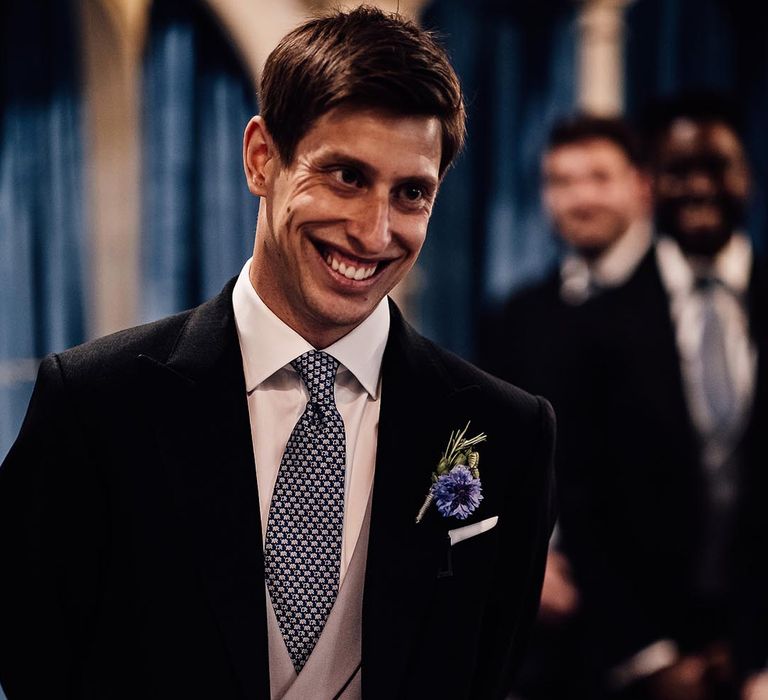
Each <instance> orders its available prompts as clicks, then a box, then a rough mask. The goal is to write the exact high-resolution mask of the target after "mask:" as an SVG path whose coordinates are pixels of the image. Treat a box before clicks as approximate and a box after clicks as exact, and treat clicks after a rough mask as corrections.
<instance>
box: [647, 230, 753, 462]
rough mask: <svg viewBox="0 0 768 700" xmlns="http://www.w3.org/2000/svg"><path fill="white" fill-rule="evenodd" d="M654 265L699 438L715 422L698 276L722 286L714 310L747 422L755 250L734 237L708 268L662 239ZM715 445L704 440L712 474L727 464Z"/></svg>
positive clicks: (750, 387)
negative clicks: (749, 299) (706, 380)
mask: <svg viewBox="0 0 768 700" xmlns="http://www.w3.org/2000/svg"><path fill="white" fill-rule="evenodd" d="M656 259H657V261H658V265H659V272H660V274H661V279H662V282H663V284H664V287H665V289H666V290H667V295H668V296H669V303H670V313H671V315H672V321H673V323H674V326H675V336H676V341H677V350H678V353H679V355H680V369H681V371H682V375H683V384H684V386H685V392H686V397H685V398H686V402H687V404H688V410H689V411H690V414H691V419H692V420H693V424H694V426H695V427H696V429H697V431H698V432H699V435H701V436H702V437H705V436H708V435H710V434H711V432H712V417H711V416H710V415H709V413H708V410H707V401H706V398H705V396H704V393H703V381H702V377H703V367H702V361H701V359H702V353H701V343H702V326H703V324H702V314H703V306H702V300H701V295H700V294H697V293H696V289H695V282H696V276H697V275H705V274H709V275H712V276H714V277H716V278H717V279H718V280H719V281H720V282H721V283H722V284H721V285H720V286H719V287H718V288H717V289H715V290H714V291H715V293H716V296H715V310H716V312H717V316H718V318H719V320H720V324H721V325H722V327H723V335H724V338H725V355H726V361H727V366H728V376H729V377H730V380H731V385H732V387H733V389H734V393H735V397H736V405H737V406H738V407H739V413H740V417H741V418H742V420H744V419H746V417H747V415H748V414H749V409H750V407H751V404H752V392H753V390H754V381H755V371H756V367H757V353H756V350H755V347H754V344H753V343H752V341H751V339H750V335H749V318H748V316H747V309H746V294H747V289H748V286H749V275H750V272H751V269H752V247H751V245H750V243H749V239H748V238H747V237H746V236H744V235H741V234H735V235H733V236H732V237H731V240H730V241H729V242H728V243H727V244H726V246H725V247H724V248H723V250H721V251H720V252H719V253H718V255H717V256H716V257H715V259H714V260H713V261H712V262H708V261H704V260H697V259H696V258H688V257H686V256H685V255H683V252H682V251H681V250H680V247H679V246H678V244H677V243H676V242H675V241H674V240H672V239H671V238H668V237H662V238H660V239H659V242H658V244H657V246H656ZM714 443H715V441H712V440H707V439H706V438H705V440H704V445H703V454H702V459H703V462H704V464H705V467H707V468H713V469H714V468H717V466H718V465H719V464H720V463H722V461H723V460H724V459H725V458H727V455H722V454H720V451H721V450H722V448H723V446H718V445H716V444H714Z"/></svg>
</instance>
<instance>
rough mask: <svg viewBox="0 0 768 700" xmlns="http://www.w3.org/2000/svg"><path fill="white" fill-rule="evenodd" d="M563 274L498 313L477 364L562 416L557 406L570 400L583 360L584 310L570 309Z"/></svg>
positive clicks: (488, 325)
mask: <svg viewBox="0 0 768 700" xmlns="http://www.w3.org/2000/svg"><path fill="white" fill-rule="evenodd" d="M560 287H561V277H560V268H559V267H555V268H553V269H552V270H551V271H550V272H549V274H548V275H546V276H545V277H544V279H543V280H541V281H540V282H537V283H536V284H533V285H531V286H529V287H526V288H524V289H522V290H520V291H519V292H517V293H515V294H513V295H512V297H510V299H509V300H508V301H507V303H506V304H505V305H504V307H503V308H502V309H501V311H500V312H498V313H494V314H492V315H488V316H487V317H486V318H485V319H484V321H483V327H482V330H481V334H480V335H481V338H480V344H479V346H480V347H479V359H478V364H479V365H480V366H481V367H482V368H483V369H487V370H488V371H489V372H491V373H492V374H494V375H496V376H498V377H501V378H502V379H504V380H505V381H507V382H510V383H511V384H514V385H515V386H519V387H521V388H522V389H525V390H526V391H529V392H531V393H533V394H540V395H541V396H545V397H546V398H547V400H548V401H550V402H551V403H552V405H553V406H554V409H555V413H556V414H557V416H558V432H559V431H560V429H561V428H562V421H561V415H560V413H561V412H560V410H559V406H558V404H559V403H560V402H561V401H564V400H568V398H569V396H570V395H571V394H572V384H573V376H574V372H578V370H579V368H580V365H579V362H580V357H579V355H578V354H577V353H575V352H574V349H575V346H576V345H577V344H578V342H579V341H580V339H581V336H582V329H581V324H582V323H583V319H584V317H585V309H587V308H589V306H590V305H591V303H592V300H591V299H590V300H589V301H586V302H584V303H583V304H569V303H567V302H565V301H563V299H562V297H561V294H560Z"/></svg>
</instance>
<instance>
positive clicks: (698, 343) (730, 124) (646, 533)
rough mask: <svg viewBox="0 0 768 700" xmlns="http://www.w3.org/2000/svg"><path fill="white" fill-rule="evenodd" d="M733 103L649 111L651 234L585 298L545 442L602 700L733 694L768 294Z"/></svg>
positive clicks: (690, 99)
mask: <svg viewBox="0 0 768 700" xmlns="http://www.w3.org/2000/svg"><path fill="white" fill-rule="evenodd" d="M732 111H733V110H732V107H731V105H730V104H729V103H728V102H727V101H725V100H723V99H720V98H718V97H716V96H710V95H684V96H680V97H676V98H674V99H670V100H669V101H668V102H665V103H664V104H661V105H658V106H657V109H656V111H655V118H654V119H653V120H651V121H652V122H653V128H652V129H650V130H649V131H650V132H651V133H650V136H649V143H650V147H651V148H650V163H651V171H652V177H653V190H654V195H655V220H656V229H657V234H658V238H657V242H656V244H655V246H654V247H653V248H652V249H651V250H650V251H649V252H648V254H647V255H646V256H645V257H644V258H643V259H642V260H641V262H640V264H639V266H638V268H637V270H636V271H635V273H634V274H633V275H632V277H631V278H630V279H629V280H628V281H627V283H626V284H625V285H624V286H623V287H621V288H619V289H614V290H611V291H609V292H606V293H605V294H603V295H601V296H600V297H599V298H598V299H596V300H595V304H594V306H593V308H592V310H591V311H592V313H591V316H590V318H589V321H590V323H589V324H588V325H586V326H585V327H584V331H583V337H584V339H585V346H587V347H588V348H589V354H588V362H585V364H584V367H583V372H582V373H581V375H580V376H579V377H577V378H576V379H577V384H576V386H575V390H576V391H580V392H581V393H580V396H582V397H583V399H582V403H581V410H580V411H579V412H578V414H575V413H574V412H571V413H569V415H568V420H567V421H565V420H564V421H563V422H564V424H566V425H567V427H566V428H565V429H564V430H563V431H562V432H561V436H562V441H561V444H560V445H559V446H558V449H559V450H560V452H559V454H560V455H561V456H562V460H561V463H560V464H559V465H558V466H559V469H560V471H559V477H560V482H559V483H560V486H561V496H562V497H561V499H560V505H561V509H562V512H561V524H562V534H563V547H564V548H565V549H566V551H567V552H568V553H569V555H570V561H571V564H572V567H573V572H574V576H575V579H576V581H577V584H578V585H579V588H580V592H581V594H582V595H581V601H582V609H583V611H584V616H585V619H588V620H589V632H590V637H591V639H590V646H591V648H592V649H593V657H594V659H595V662H596V666H597V668H598V670H599V672H600V673H601V676H602V682H603V683H604V684H605V685H606V690H609V691H610V692H612V693H615V696H616V697H622V698H633V699H634V698H640V699H649V700H672V699H675V698H685V699H686V700H688V699H692V698H731V697H735V695H734V688H733V684H734V682H735V678H734V677H733V663H732V654H733V650H732V644H733V626H734V625H733V613H732V610H733V607H734V601H738V600H739V599H741V598H744V597H745V593H746V590H747V589H745V588H744V582H743V581H740V580H739V576H737V575H736V572H737V570H738V560H739V559H740V558H747V559H748V560H749V562H748V566H749V567H750V568H751V567H752V566H753V563H754V560H755V559H756V558H757V557H756V556H755V555H756V554H757V553H758V552H761V551H763V550H764V547H761V546H759V539H758V537H757V536H756V535H755V534H751V535H749V536H745V534H744V532H745V530H743V525H744V524H745V521H746V520H747V519H749V518H750V517H752V518H754V519H755V520H757V521H758V522H760V523H761V526H764V519H763V518H764V516H762V515H759V516H755V513H757V512H758V511H757V510H756V508H755V506H756V504H758V503H759V506H757V508H759V512H761V513H763V512H764V511H765V493H766V491H765V476H764V474H765V468H764V465H765V464H766V460H768V457H767V455H768V441H766V431H765V429H764V427H763V426H764V425H765V422H766V413H765V411H766V396H767V395H768V387H767V386H766V376H767V375H766V373H765V371H764V370H765V366H764V362H765V357H766V347H768V345H767V344H768V336H767V335H766V324H765V320H766V313H767V312H768V309H767V308H766V300H767V299H768V294H766V270H765V263H764V261H762V260H760V259H759V258H758V256H757V255H756V254H755V252H754V251H753V248H752V246H751V244H750V240H749V238H748V237H747V235H746V231H745V230H744V228H743V227H744V225H745V212H746V206H747V201H748V192H749V170H748V165H747V159H746V153H745V148H744V145H743V143H742V141H741V138H740V135H739V132H738V128H737V124H738V121H737V120H736V119H734V117H733V114H732ZM585 356H586V355H585ZM750 503H751V505H750ZM759 537H764V535H762V534H761V535H759ZM760 582H761V583H763V582H764V579H761V581H760ZM753 585H754V584H753V583H751V582H750V586H749V587H752V586H753ZM764 590H765V589H764V586H763V588H762V589H761V594H760V597H759V598H757V599H758V600H759V599H764V597H765V596H764ZM754 661H755V660H754V659H753V660H752V662H754ZM762 661H764V657H763V659H762ZM762 661H761V662H762Z"/></svg>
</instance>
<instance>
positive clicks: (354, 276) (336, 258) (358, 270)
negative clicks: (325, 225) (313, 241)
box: [321, 247, 386, 282]
mask: <svg viewBox="0 0 768 700" xmlns="http://www.w3.org/2000/svg"><path fill="white" fill-rule="evenodd" d="M321 255H322V256H323V257H324V259H325V263H326V265H328V267H330V268H331V269H332V270H333V271H334V272H338V273H339V274H340V275H343V276H344V277H346V278H347V279H349V280H355V281H358V282H359V281H361V280H367V279H369V278H370V277H373V275H375V274H376V272H377V271H378V270H379V268H380V267H383V265H385V264H386V262H382V261H378V260H375V261H371V260H362V259H360V258H355V257H353V256H350V255H348V254H346V253H344V254H342V253H341V252H339V251H336V250H333V249H331V248H327V247H324V248H321Z"/></svg>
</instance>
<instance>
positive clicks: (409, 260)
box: [0, 8, 554, 700]
mask: <svg viewBox="0 0 768 700" xmlns="http://www.w3.org/2000/svg"><path fill="white" fill-rule="evenodd" d="M260 97H261V105H262V113H261V115H260V116H257V117H254V118H253V119H252V120H251V122H250V123H249V124H248V127H247V129H246V132H245V139H244V165H245V171H246V176H247V182H248V187H249V189H250V191H251V192H252V193H253V194H254V195H255V196H257V197H259V198H260V210H259V217H258V224H257V230H256V241H255V246H254V253H253V257H252V259H251V260H249V261H247V262H246V263H245V265H244V267H243V269H242V271H241V273H240V275H239V276H238V277H237V278H236V279H233V280H232V281H231V282H230V283H229V284H228V285H227V286H226V287H225V288H224V290H223V291H222V293H221V294H220V295H219V296H218V297H216V298H214V299H213V300H211V301H210V302H208V303H206V304H204V305H202V306H201V307H199V308H197V309H193V310H191V311H187V312H184V313H182V314H179V315H177V316H174V317H172V318H168V319H164V320H161V321H159V322H157V323H154V324H151V325H149V326H143V327H140V328H135V329H131V330H128V331H124V332H122V333H119V334H117V335H113V336H110V337H108V338H104V339H101V340H97V341H94V342H92V343H89V344H86V345H84V346H81V347H79V348H75V349H72V350H69V351H67V352H64V353H62V354H60V355H56V356H51V357H49V358H47V359H46V360H45V361H44V362H43V364H42V366H41V369H40V375H39V378H38V382H37V385H36V389H35V393H34V396H33V398H32V401H31V404H30V408H29V412H28V415H27V418H26V420H25V423H24V426H23V428H22V431H21V433H20V435H19V438H18V440H17V442H16V444H15V445H14V447H13V449H12V450H11V452H10V454H9V456H8V459H7V461H6V463H5V464H4V465H3V467H2V469H0V560H1V561H2V562H3V573H2V576H0V682H2V684H3V687H4V688H5V689H6V692H7V694H8V697H9V699H10V700H27V699H32V698H35V699H37V698H40V699H41V700H42V699H46V700H50V699H51V698H83V699H89V700H90V699H92V700H96V699H98V700H103V699H104V698H113V699H123V698H125V699H126V700H127V699H128V698H131V699H134V698H146V699H154V698H158V699H159V698H162V699H163V700H167V699H168V698H184V699H185V700H195V699H197V698H200V699H201V700H202V699H203V698H205V699H206V700H209V699H210V698H216V699H217V700H235V699H237V700H256V699H257V698H286V699H287V700H288V699H291V698H294V699H299V700H301V699H304V698H317V699H318V700H324V699H328V700H330V699H331V698H344V699H346V700H352V699H354V698H366V699H368V698H373V699H376V698H382V699H384V698H386V699H387V700H389V699H391V698H424V697H443V698H466V699H470V698H471V699H472V700H475V699H476V698H497V697H502V696H503V695H504V692H505V688H506V684H507V680H508V677H509V674H510V673H511V671H512V669H513V667H514V665H515V662H516V660H517V658H518V656H519V653H520V651H521V649H522V646H523V645H524V643H525V640H526V637H527V635H528V631H529V627H530V624H531V621H532V619H533V617H534V615H535V610H536V606H537V603H538V595H539V590H540V587H541V580H542V575H543V568H544V559H545V554H546V544H547V540H548V538H549V535H550V531H551V526H552V512H551V508H550V502H551V499H550V488H551V457H552V444H553V427H554V426H553V417H552V412H551V409H550V407H549V405H548V404H547V403H546V401H544V400H542V399H537V398H534V397H532V396H530V395H528V394H526V393H524V392H522V391H520V390H518V389H515V388H514V387H512V386H510V385H508V384H505V383H503V382H500V381H498V380H495V379H493V378H492V377H490V376H488V375H486V374H484V373H482V372H480V371H479V370H477V369H476V368H474V367H472V366H471V365H469V364H467V363H465V362H463V361H461V360H460V359H458V358H456V357H455V356H453V355H451V354H449V353H447V352H445V351H443V350H441V349H440V348H438V347H436V346H435V345H434V344H432V343H430V342H429V341H428V340H426V339H424V338H422V337H421V336H419V335H418V334H417V333H416V332H415V331H414V330H413V329H412V328H410V326H408V324H407V323H406V322H405V321H404V320H403V318H402V316H401V315H400V313H399V311H398V309H397V308H396V306H395V305H394V304H393V303H392V302H391V301H390V300H389V299H388V298H387V294H388V293H389V291H390V290H391V289H392V288H393V287H394V285H395V284H397V282H399V281H400V280H401V279H402V278H403V276H404V275H405V274H406V273H407V272H408V270H409V269H410V268H411V267H412V265H413V263H414V262H415V260H416V258H417V256H418V254H419V251H420V249H421V246H422V244H423V242H424V239H425V236H426V234H427V224H428V221H429V217H430V213H431V210H432V206H433V204H434V200H435V196H436V194H437V190H438V186H439V183H440V180H441V179H442V177H443V176H444V174H445V172H446V169H447V168H448V167H449V165H450V163H451V161H452V160H453V158H454V156H455V155H456V153H457V152H458V151H459V149H460V147H461V143H462V140H463V134H464V109H463V104H462V97H461V92H460V88H459V84H458V80H457V78H456V75H455V74H454V72H453V70H452V68H451V67H450V64H449V63H448V61H447V58H446V56H445V54H444V52H443V50H442V49H441V48H440V47H439V46H438V45H437V44H436V43H435V42H434V40H433V39H432V37H431V36H430V35H429V34H428V33H425V32H423V31H421V30H419V29H418V28H416V27H415V26H414V25H412V24H410V23H408V22H405V21H403V20H402V19H401V18H399V17H397V16H390V15H385V14H383V13H381V12H379V11H378V10H373V9H370V8H362V9H358V10H355V11H353V12H350V13H337V14H333V15H331V16H328V17H324V18H321V19H316V20H312V21H310V22H307V23H306V24H304V25H302V26H300V27H299V28H298V29H296V30H295V31H293V32H291V33H290V34H289V35H288V36H286V37H285V39H283V41H282V42H281V43H280V45H279V46H278V47H277V48H276V49H275V51H274V52H273V53H272V54H271V55H270V57H269V59H268V60H267V63H266V66H265V68H264V72H263V76H262V81H261V90H260ZM470 421H471V428H469V429H468V430H469V431H470V432H468V433H466V434H465V436H464V437H465V438H466V439H469V440H470V443H469V445H459V446H458V447H457V449H456V450H453V451H452V452H451V449H449V448H447V447H446V446H447V443H448V441H449V438H450V437H451V434H452V433H454V431H461V430H463V429H464V428H465V426H467V424H468V423H469V422H470ZM480 433H485V434H486V435H487V441H485V442H482V444H479V443H478V446H477V447H475V446H474V445H475V443H474V442H472V440H471V438H473V437H475V435H478V434H480ZM454 435H455V433H454ZM478 440H481V438H478ZM454 442H455V441H454ZM459 448H460V449H459ZM470 448H471V449H470ZM444 450H448V452H451V454H450V455H449V457H450V459H448V460H444V461H442V462H441V456H442V455H443V451H444ZM477 455H480V456H481V457H482V459H481V461H480V463H479V464H478V462H477V459H478V457H477ZM438 468H439V469H441V472H440V474H436V475H435V476H434V477H433V473H434V472H436V471H437V470H438ZM433 478H434V480H435V481H436V482H437V483H439V485H440V489H439V490H437V488H435V490H434V491H433V490H432V488H431V485H432V483H433ZM428 491H429V492H430V498H431V499H434V501H435V503H434V504H433V503H432V502H431V500H430V499H427V502H426V504H425V494H426V493H427V492H428ZM417 514H419V515H420V517H419V518H417Z"/></svg>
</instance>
